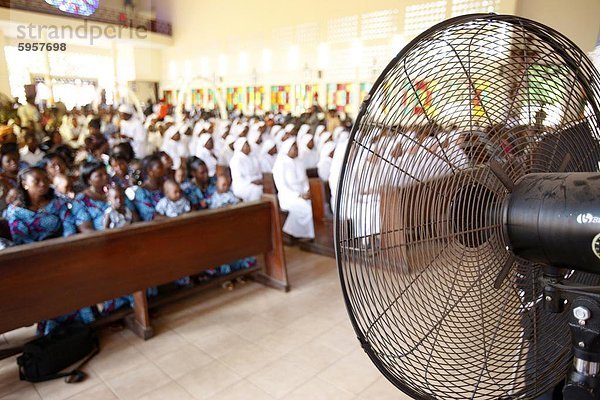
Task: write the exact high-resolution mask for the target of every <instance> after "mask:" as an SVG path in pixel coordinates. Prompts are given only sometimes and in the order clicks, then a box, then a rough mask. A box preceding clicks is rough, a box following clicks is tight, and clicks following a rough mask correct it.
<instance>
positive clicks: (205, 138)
mask: <svg viewBox="0 0 600 400" xmlns="http://www.w3.org/2000/svg"><path fill="white" fill-rule="evenodd" d="M210 139H212V135H211V134H210V133H202V134H201V135H200V137H199V138H198V146H202V147H205V145H206V143H208V141H209V140H210Z"/></svg>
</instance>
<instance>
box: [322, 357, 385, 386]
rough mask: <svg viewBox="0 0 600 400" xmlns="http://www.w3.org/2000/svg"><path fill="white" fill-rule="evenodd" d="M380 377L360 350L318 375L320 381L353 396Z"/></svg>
mask: <svg viewBox="0 0 600 400" xmlns="http://www.w3.org/2000/svg"><path fill="white" fill-rule="evenodd" d="M380 376H381V375H380V373H379V371H378V370H377V368H376V367H375V366H374V365H373V364H372V363H371V361H370V360H369V358H368V357H367V355H366V354H365V353H364V352H363V351H362V349H359V350H357V351H355V352H352V353H351V354H350V355H348V356H345V357H343V358H341V359H340V360H339V361H337V362H336V363H335V364H333V365H332V366H331V367H329V368H327V369H326V370H325V371H323V372H322V373H320V374H319V377H320V378H321V379H323V380H326V381H327V382H329V383H332V384H334V385H335V386H337V387H338V388H340V389H343V390H346V391H348V392H351V393H354V394H359V393H361V392H362V391H363V390H365V389H366V388H368V387H369V386H370V385H372V384H373V383H374V382H375V381H376V380H377V379H378V378H379V377H380Z"/></svg>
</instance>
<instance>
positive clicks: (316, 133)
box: [315, 125, 325, 136]
mask: <svg viewBox="0 0 600 400" xmlns="http://www.w3.org/2000/svg"><path fill="white" fill-rule="evenodd" d="M324 130H325V125H318V126H317V128H316V129H315V136H318V135H319V133H321V132H323V131H324Z"/></svg>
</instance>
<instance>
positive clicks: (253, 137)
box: [248, 129, 261, 146]
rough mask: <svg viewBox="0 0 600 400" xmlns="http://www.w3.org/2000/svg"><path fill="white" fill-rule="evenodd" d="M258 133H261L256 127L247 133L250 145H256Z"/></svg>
mask: <svg viewBox="0 0 600 400" xmlns="http://www.w3.org/2000/svg"><path fill="white" fill-rule="evenodd" d="M260 135H261V133H260V131H259V130H258V129H253V130H251V131H250V132H249V133H248V142H249V143H250V146H257V145H258V143H256V142H257V141H258V139H259V138H260Z"/></svg>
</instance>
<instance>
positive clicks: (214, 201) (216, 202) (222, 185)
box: [208, 175, 240, 208]
mask: <svg viewBox="0 0 600 400" xmlns="http://www.w3.org/2000/svg"><path fill="white" fill-rule="evenodd" d="M230 188H231V184H230V182H229V178H228V177H227V176H225V175H219V176H218V177H217V191H216V192H215V193H214V194H213V195H212V197H211V198H210V199H209V200H208V206H209V208H221V207H225V206H228V205H231V204H237V203H239V202H240V199H238V198H237V197H235V195H234V194H233V192H232V191H231V189H230Z"/></svg>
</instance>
